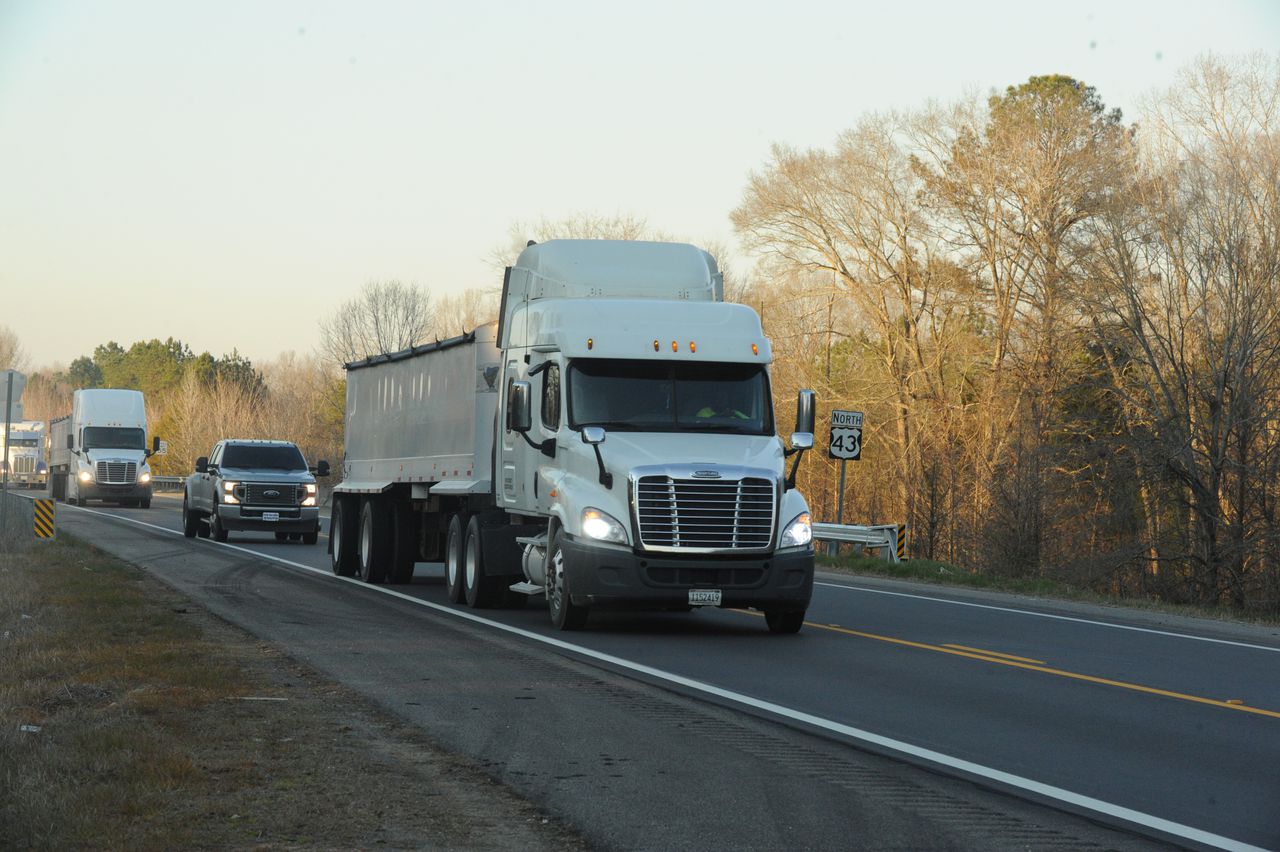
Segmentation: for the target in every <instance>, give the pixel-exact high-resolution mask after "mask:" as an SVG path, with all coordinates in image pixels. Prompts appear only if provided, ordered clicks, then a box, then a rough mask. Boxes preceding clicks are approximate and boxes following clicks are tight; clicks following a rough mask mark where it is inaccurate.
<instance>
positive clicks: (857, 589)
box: [814, 581, 1280, 654]
mask: <svg viewBox="0 0 1280 852" xmlns="http://www.w3.org/2000/svg"><path fill="white" fill-rule="evenodd" d="M814 585H815V586H825V587H826V588H828V589H844V590H845V591H846V592H868V593H870V594H873V595H888V596H890V597H895V598H912V599H914V600H918V601H932V602H934V603H941V604H951V605H952V606H969V607H973V608H974V609H990V610H995V611H996V612H1009V613H1015V614H1017V615H1029V616H1033V617H1035V618H1051V619H1054V620H1055V621H1074V622H1076V623H1077V624H1091V625H1093V626H1095V627H1110V628H1113V629H1115V630H1132V631H1133V632H1135V633H1153V634H1155V635H1156V636H1171V637H1173V638H1174V639H1191V640H1192V641H1195V642H1212V643H1214V644H1215V645H1234V646H1235V647H1237V648H1250V649H1252V650H1254V651H1271V652H1272V653H1276V654H1280V648H1277V647H1272V646H1271V645H1254V644H1252V643H1250V642H1234V641H1232V640H1230V639H1213V638H1210V637H1208V636H1195V635H1193V634H1191V633H1174V632H1172V631H1169V630H1156V629H1154V628H1151V627H1134V626H1133V625H1131V624H1114V623H1112V622H1109V621H1094V620H1092V619H1088V618H1075V617H1073V616H1070V615H1054V614H1053V613H1048V612H1036V611H1035V610H1031V609H1017V608H1016V607H1007V606H992V605H991V604H980V603H971V602H969V601H957V600H952V599H951V598H938V597H933V596H931V595H913V594H910V593H908V592H889V591H885V590H884V589H869V588H867V587H866V586H850V585H846V584H844V583H821V582H816V581H815V582H814Z"/></svg>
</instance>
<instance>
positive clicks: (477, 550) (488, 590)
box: [462, 515, 502, 609]
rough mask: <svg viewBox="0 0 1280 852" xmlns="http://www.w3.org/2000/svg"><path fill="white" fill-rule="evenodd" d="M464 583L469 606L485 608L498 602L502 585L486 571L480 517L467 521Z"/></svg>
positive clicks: (473, 517)
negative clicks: (496, 583)
mask: <svg viewBox="0 0 1280 852" xmlns="http://www.w3.org/2000/svg"><path fill="white" fill-rule="evenodd" d="M462 585H463V590H464V593H465V596H466V600H467V606H469V607H471V608H473V609H484V608H488V607H491V606H493V605H495V604H496V603H498V601H499V600H501V598H502V587H501V586H496V585H495V584H494V582H493V580H492V579H490V578H489V577H486V576H485V573H484V545H483V539H482V538H481V536H480V518H479V516H477V515H472V516H471V519H470V520H469V521H467V535H466V540H465V541H464V543H463V548H462Z"/></svg>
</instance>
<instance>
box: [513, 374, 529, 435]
mask: <svg viewBox="0 0 1280 852" xmlns="http://www.w3.org/2000/svg"><path fill="white" fill-rule="evenodd" d="M529 388H530V386H529V383H528V382H521V381H513V382H512V383H511V385H510V387H508V388H507V429H508V430H510V431H512V432H528V431H529V429H530V428H531V427H532V426H533V413H532V409H531V407H530V403H529V400H530V389H529Z"/></svg>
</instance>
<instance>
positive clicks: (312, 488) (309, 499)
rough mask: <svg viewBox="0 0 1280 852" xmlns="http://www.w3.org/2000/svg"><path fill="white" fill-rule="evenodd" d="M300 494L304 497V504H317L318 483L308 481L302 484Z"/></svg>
mask: <svg viewBox="0 0 1280 852" xmlns="http://www.w3.org/2000/svg"><path fill="white" fill-rule="evenodd" d="M298 494H299V495H300V496H301V497H302V505H304V506H314V505H315V504H316V484H315V483H314V482H307V483H304V484H303V485H301V486H300V490H299V492H298Z"/></svg>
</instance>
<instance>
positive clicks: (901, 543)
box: [898, 524, 907, 562]
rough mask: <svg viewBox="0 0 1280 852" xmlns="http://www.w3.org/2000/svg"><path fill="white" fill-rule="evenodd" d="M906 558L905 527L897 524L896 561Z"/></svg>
mask: <svg viewBox="0 0 1280 852" xmlns="http://www.w3.org/2000/svg"><path fill="white" fill-rule="evenodd" d="M906 558H907V525H906V524H898V561H899V562H901V561H902V560H904V559H906Z"/></svg>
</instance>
